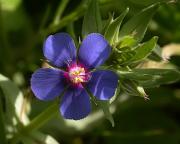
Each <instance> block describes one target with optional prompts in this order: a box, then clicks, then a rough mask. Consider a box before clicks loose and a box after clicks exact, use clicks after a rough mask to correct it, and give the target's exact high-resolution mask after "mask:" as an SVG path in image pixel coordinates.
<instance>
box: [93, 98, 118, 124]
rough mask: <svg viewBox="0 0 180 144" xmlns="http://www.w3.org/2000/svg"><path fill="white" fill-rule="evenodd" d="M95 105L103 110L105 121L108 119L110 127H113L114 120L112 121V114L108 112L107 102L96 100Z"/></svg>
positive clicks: (108, 104) (108, 105)
mask: <svg viewBox="0 0 180 144" xmlns="http://www.w3.org/2000/svg"><path fill="white" fill-rule="evenodd" d="M96 103H97V105H98V106H99V107H100V108H101V109H102V110H103V112H104V115H105V117H106V119H108V120H109V121H110V123H111V125H112V127H114V125H115V124H114V119H113V117H112V114H111V112H110V110H109V107H110V103H109V101H102V100H96Z"/></svg>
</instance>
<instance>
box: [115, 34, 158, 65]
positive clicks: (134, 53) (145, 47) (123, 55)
mask: <svg viewBox="0 0 180 144" xmlns="http://www.w3.org/2000/svg"><path fill="white" fill-rule="evenodd" d="M156 42H157V37H153V38H152V39H151V40H149V41H147V42H145V43H143V44H140V45H138V46H137V47H135V48H130V49H128V48H127V47H125V48H124V50H122V51H121V49H122V48H121V49H114V55H113V59H114V61H117V64H121V65H124V64H125V65H128V64H131V63H137V62H139V61H142V60H144V59H145V58H146V57H148V56H149V55H150V54H151V52H152V50H153V49H154V48H155V47H156Z"/></svg>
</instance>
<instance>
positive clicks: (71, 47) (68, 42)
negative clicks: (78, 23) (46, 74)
mask: <svg viewBox="0 0 180 144" xmlns="http://www.w3.org/2000/svg"><path fill="white" fill-rule="evenodd" d="M43 52H44V56H45V57H46V58H47V59H48V60H49V61H50V62H51V63H52V64H53V65H55V66H57V67H64V66H66V65H67V63H69V62H70V61H74V60H75V59H76V47H75V44H74V41H73V39H72V38H71V37H70V35H68V34H67V33H57V34H54V35H50V36H49V37H48V38H47V39H46V41H45V43H44V48H43Z"/></svg>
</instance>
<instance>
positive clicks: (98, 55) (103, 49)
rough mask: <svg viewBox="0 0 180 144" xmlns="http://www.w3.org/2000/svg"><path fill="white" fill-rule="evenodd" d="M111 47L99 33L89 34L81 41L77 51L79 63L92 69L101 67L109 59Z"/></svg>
mask: <svg viewBox="0 0 180 144" xmlns="http://www.w3.org/2000/svg"><path fill="white" fill-rule="evenodd" d="M110 52H111V47H110V45H109V44H108V42H107V41H106V40H105V39H104V37H103V36H102V35H101V34H99V33H91V34H89V35H87V37H86V38H85V39H84V40H83V41H82V44H81V46H80V49H79V55H78V56H79V61H80V62H81V63H83V64H84V65H85V66H86V67H87V68H89V69H92V68H95V67H98V66H100V65H102V64H103V63H104V62H105V60H107V58H108V57H109V54H110Z"/></svg>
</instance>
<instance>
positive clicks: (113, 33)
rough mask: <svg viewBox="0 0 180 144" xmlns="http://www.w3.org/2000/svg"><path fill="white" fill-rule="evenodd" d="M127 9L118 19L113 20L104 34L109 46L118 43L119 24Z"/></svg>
mask: <svg viewBox="0 0 180 144" xmlns="http://www.w3.org/2000/svg"><path fill="white" fill-rule="evenodd" d="M128 11H129V8H127V9H126V10H125V11H124V12H123V13H122V14H121V15H120V16H119V17H117V18H116V19H115V20H113V21H112V22H111V23H110V25H109V26H108V27H107V30H106V32H105V35H104V36H105V38H106V40H108V41H109V43H110V44H111V45H113V44H115V43H117V42H118V36H119V29H120V26H121V23H122V21H123V19H124V17H125V16H126V14H127V13H128Z"/></svg>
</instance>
